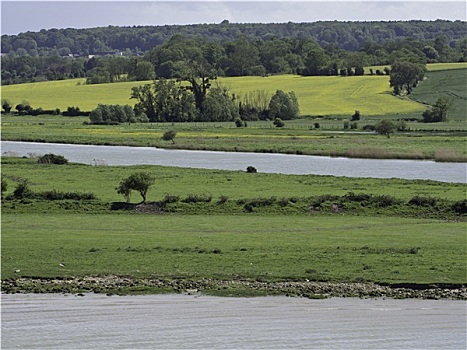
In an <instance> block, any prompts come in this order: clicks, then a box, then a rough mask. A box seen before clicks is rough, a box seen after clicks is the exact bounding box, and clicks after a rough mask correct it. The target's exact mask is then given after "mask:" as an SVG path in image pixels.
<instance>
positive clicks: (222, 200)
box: [217, 196, 229, 204]
mask: <svg viewBox="0 0 467 350" xmlns="http://www.w3.org/2000/svg"><path fill="white" fill-rule="evenodd" d="M228 200H229V197H227V196H220V198H219V200H218V201H217V204H225V203H227V201H228Z"/></svg>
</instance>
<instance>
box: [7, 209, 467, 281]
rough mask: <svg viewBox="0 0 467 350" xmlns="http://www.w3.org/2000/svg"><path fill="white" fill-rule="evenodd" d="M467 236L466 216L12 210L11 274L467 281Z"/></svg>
mask: <svg viewBox="0 0 467 350" xmlns="http://www.w3.org/2000/svg"><path fill="white" fill-rule="evenodd" d="M465 244H466V237H465V225H464V224H463V223H456V222H443V221H432V220H420V219H397V220H394V219H393V218H384V217H378V218H376V217H368V216H362V217H351V216H350V217H348V216H343V217H313V216H279V217H277V216H235V215H233V216H232V215H207V216H205V215H196V216H180V215H163V216H151V215H110V214H109V215H92V214H72V215H71V214H68V215H67V214H51V215H42V214H8V215H3V216H2V257H1V259H2V278H11V277H19V276H34V277H56V276H62V277H66V276H83V275H95V274H97V275H109V274H118V275H130V276H136V277H167V278H171V277H179V278H180V277H182V278H192V277H195V278H201V277H210V278H226V279H230V278H239V277H241V278H251V279H258V278H261V279H262V280H291V279H292V280H295V279H305V278H306V279H311V280H328V281H347V282H349V281H356V280H358V281H361V280H368V281H373V282H388V283H408V282H410V283H465V282H466V280H465V278H466V268H465V259H464V258H465ZM59 264H63V265H65V266H64V267H62V266H60V265H59ZM15 270H20V272H16V273H15V272H14V271H15Z"/></svg>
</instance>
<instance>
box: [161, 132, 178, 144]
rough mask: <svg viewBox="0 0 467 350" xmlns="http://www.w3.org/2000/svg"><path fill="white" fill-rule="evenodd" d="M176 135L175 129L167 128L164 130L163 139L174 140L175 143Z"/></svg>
mask: <svg viewBox="0 0 467 350" xmlns="http://www.w3.org/2000/svg"><path fill="white" fill-rule="evenodd" d="M175 136H177V132H176V131H175V130H167V131H166V132H164V134H163V135H162V140H164V141H172V143H175V141H174V139H175Z"/></svg>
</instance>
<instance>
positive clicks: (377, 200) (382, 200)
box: [370, 195, 402, 208]
mask: <svg viewBox="0 0 467 350" xmlns="http://www.w3.org/2000/svg"><path fill="white" fill-rule="evenodd" d="M370 202H371V203H373V204H375V205H376V206H377V207H380V208H384V207H390V206H392V205H396V204H400V203H401V202H402V201H401V200H399V199H397V198H395V197H392V196H387V195H381V196H373V197H372V198H371V199H370Z"/></svg>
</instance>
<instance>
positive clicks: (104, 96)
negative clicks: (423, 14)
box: [1, 63, 466, 116]
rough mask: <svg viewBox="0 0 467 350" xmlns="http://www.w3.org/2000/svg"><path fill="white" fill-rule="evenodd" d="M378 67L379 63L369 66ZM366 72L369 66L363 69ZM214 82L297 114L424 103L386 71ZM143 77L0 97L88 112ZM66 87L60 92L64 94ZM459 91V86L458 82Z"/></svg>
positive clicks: (7, 89) (34, 86) (373, 112)
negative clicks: (257, 94) (284, 104)
mask: <svg viewBox="0 0 467 350" xmlns="http://www.w3.org/2000/svg"><path fill="white" fill-rule="evenodd" d="M427 67H428V70H429V71H431V70H450V69H459V68H466V65H465V63H449V64H445V63H443V64H433V65H431V64H429V65H427ZM372 68H373V69H374V71H376V69H379V68H381V69H383V68H384V67H372ZM366 71H367V73H368V72H369V67H368V68H367V69H366ZM217 82H218V83H219V84H222V85H225V86H227V87H229V88H230V89H231V91H232V92H234V93H235V94H236V95H242V94H246V93H248V92H249V91H252V90H264V91H266V92H268V93H270V94H271V95H272V94H274V93H275V91H276V90H277V89H282V90H284V91H294V92H295V94H296V96H297V98H298V101H299V104H300V111H301V114H302V115H312V116H319V115H324V116H341V115H349V116H350V115H352V114H353V113H354V112H355V110H359V111H360V112H361V113H362V114H363V115H368V116H377V115H386V114H397V115H399V116H400V115H407V114H417V115H419V114H421V113H422V112H423V110H424V109H425V106H424V105H423V104H421V103H418V102H415V101H412V100H404V99H399V98H396V97H394V96H392V95H391V94H390V92H391V89H390V87H389V78H388V77H387V76H376V75H374V76H370V75H368V74H367V75H365V76H361V77H301V76H296V75H277V76H270V77H235V78H225V77H220V78H219V79H218V80H217ZM146 83H150V82H149V81H147V82H134V81H133V82H122V83H113V84H96V85H86V84H85V79H71V80H63V81H50V82H39V83H27V84H18V85H7V86H2V87H1V91H2V98H5V99H8V100H10V101H11V102H12V104H13V105H16V104H18V103H20V102H22V101H24V100H26V101H28V102H29V103H30V104H31V106H33V107H34V108H38V107H42V108H43V109H55V108H59V109H61V110H66V108H67V107H69V106H77V107H79V108H80V109H81V110H84V111H86V110H87V111H89V110H92V109H94V108H96V107H97V105H98V104H99V103H105V104H122V105H124V104H130V105H134V103H135V102H136V101H135V100H131V99H130V93H131V88H132V87H133V86H138V85H142V84H146ZM64 91H66V93H64ZM464 95H465V87H464Z"/></svg>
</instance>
